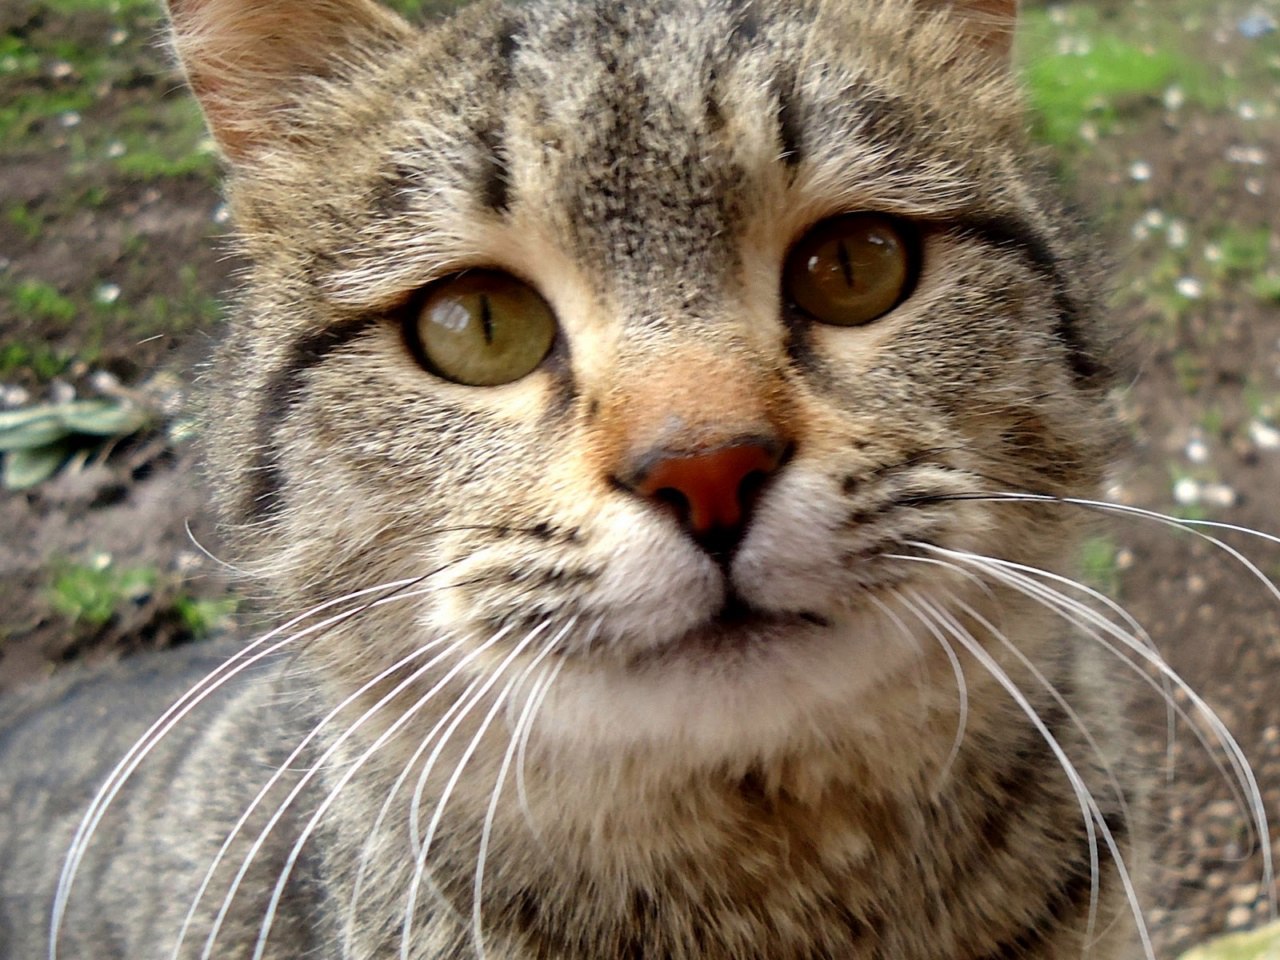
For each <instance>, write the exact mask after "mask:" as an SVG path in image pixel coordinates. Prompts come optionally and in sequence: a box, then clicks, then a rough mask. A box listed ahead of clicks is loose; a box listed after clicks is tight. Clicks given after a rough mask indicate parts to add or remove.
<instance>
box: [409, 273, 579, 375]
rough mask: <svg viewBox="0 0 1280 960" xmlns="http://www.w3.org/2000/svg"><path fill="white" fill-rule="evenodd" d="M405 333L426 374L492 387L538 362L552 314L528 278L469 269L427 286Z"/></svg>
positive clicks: (550, 338) (550, 336)
mask: <svg viewBox="0 0 1280 960" xmlns="http://www.w3.org/2000/svg"><path fill="white" fill-rule="evenodd" d="M405 335H406V339H407V340H408V344H409V349H410V350H411V351H412V352H413V354H414V356H415V357H416V358H417V360H418V362H419V363H421V364H422V365H423V366H424V367H426V369H427V370H429V371H430V372H431V373H434V374H436V375H437V376H440V377H443V378H444V379H446V380H452V381H453V382H454V383H462V384H466V385H468V386H473V387H492V386H497V385H498V384H502V383H511V382H512V381H513V380H519V379H520V378H521V377H523V376H526V375H527V374H530V373H532V372H533V371H534V370H535V369H536V368H537V367H538V365H539V364H540V363H542V361H543V359H544V358H545V357H546V355H547V354H548V353H549V352H550V351H551V345H552V343H554V342H555V338H556V318H555V314H553V313H552V312H551V307H550V306H549V305H548V304H547V301H545V300H543V299H542V297H541V296H539V295H538V292H537V291H536V290H534V289H533V288H532V287H531V286H529V285H528V284H527V283H524V282H523V281H520V280H517V279H516V278H515V277H513V276H511V275H509V274H506V273H500V272H498V271H496V270H469V271H468V272H466V273H462V274H459V275H458V276H456V277H452V278H450V279H448V280H443V281H441V282H440V283H437V284H436V285H435V286H434V287H432V288H431V290H430V291H429V292H428V293H427V296H426V299H425V300H423V301H422V304H421V306H420V307H419V309H418V311H417V313H416V314H414V315H413V316H411V317H409V318H408V322H407V323H406V325H405Z"/></svg>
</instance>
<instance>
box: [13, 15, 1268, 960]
mask: <svg viewBox="0 0 1280 960" xmlns="http://www.w3.org/2000/svg"><path fill="white" fill-rule="evenodd" d="M402 5H403V4H402ZM441 5H442V6H443V5H447V4H441ZM1278 21H1280V0H1262V2H1252V0H1231V2H1224V3H1217V2H1209V0H1146V2H1144V0H1132V2H1127V3H1126V2H1122V0H1095V2H1070V3H1062V4H1048V5H1046V4H1044V3H1039V4H1029V9H1027V10H1025V12H1024V36H1023V40H1022V43H1021V46H1020V52H1019V58H1020V62H1021V63H1022V69H1023V70H1024V71H1025V74H1026V77H1027V81H1028V84H1029V87H1030V91H1031V98H1032V103H1033V106H1034V107H1035V110H1036V117H1037V119H1036V134H1037V136H1038V137H1039V138H1040V139H1041V140H1042V141H1043V142H1044V143H1046V145H1047V147H1048V148H1049V149H1050V150H1051V151H1052V155H1053V156H1054V157H1055V160H1054V162H1055V163H1056V164H1057V165H1058V166H1059V168H1060V170H1061V175H1062V178H1063V180H1064V181H1065V182H1066V184H1067V186H1068V189H1070V190H1071V192H1073V193H1074V194H1075V195H1076V196H1077V197H1079V198H1080V200H1081V204H1082V207H1083V208H1084V210H1085V211H1086V213H1087V215H1088V216H1090V217H1091V218H1092V219H1093V221H1094V222H1095V223H1096V224H1097V227H1096V231H1095V232H1096V236H1097V238H1098V243H1099V245H1100V246H1101V248H1102V249H1103V250H1104V251H1105V252H1106V254H1107V255H1108V257H1109V259H1110V260H1111V261H1112V263H1113V264H1114V267H1115V270H1114V274H1115V279H1114V286H1113V289H1114V293H1113V295H1112V298H1111V304H1112V314H1113V320H1112V324H1113V328H1114V329H1115V330H1116V331H1117V336H1118V337H1119V338H1120V340H1121V349H1120V352H1121V354H1122V355H1123V356H1124V357H1125V358H1126V363H1127V365H1128V366H1127V368H1126V374H1125V377H1124V384H1123V387H1122V388H1121V389H1120V390H1118V392H1117V401H1118V402H1119V403H1120V405H1121V407H1122V409H1123V410H1124V412H1125V415H1126V417H1127V420H1128V423H1129V424H1130V427H1131V431H1130V432H1131V439H1132V443H1131V446H1130V449H1128V450H1127V451H1124V453H1123V457H1122V460H1123V462H1122V463H1121V464H1120V465H1119V467H1118V469H1117V473H1116V480H1115V483H1114V486H1113V489H1112V490H1110V491H1109V499H1111V500H1112V501H1114V502H1116V503H1121V504H1127V505H1132V506H1135V507H1141V508H1144V509H1149V510H1153V511H1159V512H1161V513H1165V514H1172V515H1174V516H1177V517H1180V518H1185V519H1211V520H1214V521H1220V522H1223V523H1229V524H1235V525H1239V526H1242V527H1247V528H1253V529H1256V530H1261V531H1269V532H1270V533H1273V534H1280V484H1277V482H1276V481H1277V478H1278V477H1280V471H1278V470H1277V468H1278V467H1280V238H1278V237H1277V235H1276V232H1275V230H1276V209H1277V201H1278V199H1280V163H1278V162H1277V161H1278V160H1280V32H1277V30H1276V27H1277V22H1278ZM159 36H160V19H159V14H158V10H157V8H156V6H155V5H154V4H153V3H152V2H151V0H116V2H108V0H5V2H4V3H3V4H0V449H11V450H12V449H13V448H15V447H16V446H19V445H26V446H27V447H28V449H27V451H26V452H25V453H23V454H15V453H13V452H10V453H8V454H6V455H5V465H4V466H5V475H4V478H5V482H6V484H7V488H6V489H5V490H4V491H2V492H0V530H3V531H4V536H3V540H0V599H2V600H3V604H0V607H2V609H0V691H3V690H4V689H8V688H12V687H14V686H16V685H19V684H22V683H26V682H30V681H32V680H33V679H36V678H38V677H39V676H42V675H44V674H47V673H48V672H50V671H52V670H54V669H56V668H57V667H58V666H59V665H60V664H63V663H66V662H69V661H72V660H79V659H83V658H93V657H107V656H116V655H119V654H120V653H121V652H124V651H128V650H132V649H135V648H140V647H146V646H164V645H169V644H174V643H180V642H186V641H188V640H191V639H194V638H198V637H200V636H202V635H205V634H208V633H213V632H217V631H219V630H226V629H231V628H233V627H240V628H245V627H248V626H251V625H252V624H253V623H254V622H255V621H256V620H257V619H258V615H257V614H255V613H254V609H255V608H254V606H253V603H252V599H251V598H249V597H246V596H245V591H244V587H243V585H241V586H239V587H238V588H237V587H235V586H233V584H232V581H231V579H230V578H229V577H228V576H227V573H226V571H225V570H224V569H223V567H222V566H221V564H220V563H219V562H218V561H217V560H215V559H213V557H216V556H217V555H218V545H217V531H216V529H215V528H214V526H213V524H212V522H211V520H210V517H209V514H208V510H207V498H206V496H205V494H204V492H203V490H202V488H201V486H200V484H199V481H198V479H197V477H198V473H197V471H196V469H195V466H194V459H195V454H194V450H195V449H196V447H197V446H198V437H195V438H194V439H193V435H194V434H197V433H198V423H197V422H196V421H195V420H193V419H192V418H191V417H190V416H189V414H190V412H191V410H192V406H193V405H192V404H191V402H190V398H191V397H192V396H193V382H194V379H195V377H196V373H197V371H198V370H199V362H200V360H201V358H202V357H203V356H205V355H206V353H207V351H208V346H209V344H210V342H211V341H212V340H213V339H214V338H216V336H217V334H218V329H219V325H220V321H221V316H222V309H223V308H222V307H221V306H220V304H221V303H222V302H223V300H224V298H225V296H226V294H227V292H228V290H229V289H230V285H231V278H232V277H233V275H234V272H235V269H236V267H237V266H238V265H237V263H236V262H235V260H234V259H233V258H232V257H231V256H230V255H229V254H228V248H227V245H226V243H225V242H224V240H223V238H224V236H225V233H226V231H227V230H228V229H229V226H228V225H227V224H226V223H225V216H224V214H223V208H222V205H221V202H220V199H219V194H218V188H217V179H218V169H219V168H218V161H217V159H216V157H215V156H214V154H213V152H212V148H211V145H210V144H209V142H208V141H207V139H206V138H205V136H204V134H203V131H202V127H201V124H200V120H199V116H198V112H197V111H196V109H195V108H194V106H193V104H192V103H191V101H190V100H189V98H188V97H187V96H186V95H185V93H184V92H183V91H182V89H181V81H180V77H179V76H178V75H177V73H176V72H175V71H174V70H173V69H172V68H171V67H170V66H169V65H168V61H167V58H166V56H165V54H164V53H163V50H162V49H161V48H160V46H159V44H158V39H157V38H158V37H159ZM194 395H198V390H197V391H196V393H195V394H194ZM73 400H77V401H86V400H93V401H99V402H97V403H96V404H89V405H86V404H84V403H81V405H80V406H78V407H77V406H74V405H73V404H72V401H73ZM44 403H51V404H55V405H57V406H56V409H55V410H54V411H53V412H52V413H49V414H48V416H46V417H44V418H43V419H42V420H40V422H39V424H36V425H35V426H33V425H32V418H33V417H34V416H35V414H33V413H31V412H30V411H31V410H32V407H33V406H36V405H39V404H44ZM72 410H74V411H77V412H76V413H75V414H74V415H71V416H67V417H64V418H63V419H64V421H65V422H63V423H61V424H60V425H58V426H56V428H54V429H53V431H52V433H50V434H49V435H48V437H45V438H44V440H45V441H47V442H44V443H43V445H42V444H41V443H37V440H39V439H40V438H36V439H34V440H33V439H32V437H33V433H32V431H33V430H46V429H48V428H49V423H50V422H51V421H50V419H49V417H52V416H58V415H60V414H58V412H57V411H62V412H63V413H66V412H67V411H72ZM37 412H38V411H37ZM6 417H7V418H9V419H8V420H6V419H4V418H6ZM77 417H78V419H77ZM24 418H26V419H25V420H24ZM17 420H23V422H24V423H25V424H26V425H25V426H23V425H22V424H18V425H16V426H15V423H16V421H17ZM126 421H127V422H126ZM135 428H136V429H135ZM6 430H7V431H8V432H6ZM24 431H25V433H24ZM15 437H18V439H17V440H15V439H14V438H15ZM6 444H8V447H6V446H5V445H6ZM54 467H60V469H58V470H57V471H56V472H52V471H53V468H54ZM44 474H51V475H50V476H49V478H48V479H43V480H40V481H39V482H35V481H37V480H39V478H40V477H42V476H43V475H44ZM1206 532H1217V531H1206ZM1225 539H1227V540H1228V541H1229V543H1230V545H1231V546H1232V547H1233V548H1235V549H1239V550H1241V551H1243V553H1244V554H1246V555H1247V556H1248V557H1249V558H1252V562H1253V563H1255V564H1256V569H1250V568H1249V567H1248V566H1247V565H1246V564H1244V563H1242V562H1241V561H1239V560H1237V559H1235V558H1233V556H1232V555H1230V554H1229V553H1227V552H1224V550H1223V549H1221V548H1220V547H1217V546H1215V545H1213V544H1212V543H1210V542H1207V541H1206V540H1204V539H1202V538H1198V537H1196V536H1194V535H1192V534H1189V533H1185V532H1181V531H1179V530H1177V529H1172V528H1170V527H1169V526H1167V525H1164V524H1161V523H1159V522H1155V521H1152V520H1151V519H1148V518H1140V517H1125V516H1122V515H1118V514H1115V513H1103V514H1100V516H1099V519H1098V521H1097V528H1096V535H1095V538H1094V539H1093V540H1092V541H1091V542H1090V544H1089V546H1088V550H1087V551H1086V557H1085V563H1086V568H1087V570H1088V573H1089V576H1090V577H1091V578H1092V580H1093V581H1094V582H1095V583H1097V584H1098V585H1099V586H1102V587H1105V588H1107V589H1109V590H1110V591H1111V592H1112V593H1113V595H1115V596H1116V597H1117V598H1118V599H1119V600H1120V602H1121V603H1123V604H1124V606H1125V607H1126V608H1127V609H1128V610H1129V611H1130V612H1131V613H1132V614H1133V615H1134V616H1135V617H1136V618H1137V619H1138V620H1139V621H1140V622H1141V623H1142V624H1143V625H1144V626H1145V627H1146V628H1147V630H1148V631H1149V632H1150V634H1151V635H1152V636H1153V637H1154V638H1155V640H1156V642H1157V643H1158V644H1159V647H1160V649H1161V651H1162V652H1163V653H1164V655H1165V656H1166V657H1167V659H1168V660H1169V662H1170V663H1171V664H1172V666H1173V667H1174V669H1175V670H1177V671H1178V672H1179V673H1180V674H1181V675H1182V676H1183V677H1185V678H1186V679H1187V680H1188V681H1189V683H1190V685H1191V686H1192V687H1193V688H1194V689H1195V690H1197V691H1198V692H1199V693H1200V694H1201V695H1203V696H1204V697H1205V699H1206V700H1207V701H1208V702H1209V703H1210V704H1212V705H1213V707H1214V708H1215V709H1216V710H1217V712H1218V713H1219V714H1220V715H1221V716H1222V718H1223V719H1224V721H1225V722H1226V723H1227V725H1228V726H1229V727H1230V729H1231V730H1232V731H1234V733H1235V735H1236V736H1237V738H1238V739H1239V741H1240V743H1241V745H1242V747H1243V749H1244V752H1245V754H1246V755H1247V757H1248V758H1249V760H1250V761H1251V763H1252V765H1253V767H1254V769H1255V770H1256V771H1257V775H1258V779H1259V782H1260V785H1261V786H1260V788H1261V791H1262V796H1263V799H1264V803H1265V805H1266V809H1267V810H1268V811H1269V814H1270V816H1271V818H1272V824H1271V827H1272V830H1273V833H1275V834H1280V593H1278V592H1276V591H1275V590H1274V589H1273V588H1269V587H1268V585H1267V584H1266V582H1265V577H1266V576H1271V577H1273V578H1274V577H1276V576H1277V574H1280V547H1278V546H1277V545H1276V544H1274V543H1269V542H1266V541H1265V540H1262V539H1259V538H1256V537H1249V536H1239V535H1229V536H1227V537H1226V538H1225ZM1180 703H1181V704H1182V705H1184V706H1185V705H1186V704H1187V698H1186V697H1181V699H1180ZM1131 713H1132V717H1133V718H1134V721H1135V722H1136V723H1137V724H1138V725H1139V726H1140V727H1141V728H1142V729H1143V731H1144V732H1145V733H1146V734H1147V743H1148V746H1147V747H1146V748H1145V750H1146V752H1147V753H1148V754H1149V757H1148V759H1150V760H1151V761H1152V762H1153V763H1163V762H1165V754H1166V746H1167V742H1168V738H1167V736H1166V723H1165V716H1166V714H1165V710H1164V708H1163V707H1162V706H1161V705H1160V704H1159V703H1158V701H1157V699H1156V698H1155V697H1152V698H1149V700H1141V699H1140V700H1139V701H1138V702H1136V703H1135V705H1134V707H1133V709H1132V711H1131ZM1167 753H1168V756H1169V758H1170V762H1169V765H1168V776H1167V780H1168V789H1167V798H1166V799H1165V800H1163V801H1162V802H1161V803H1159V804H1158V805H1157V810H1156V824H1157V827H1158V831H1157V832H1158V834H1159V836H1160V837H1161V847H1162V851H1161V856H1160V857H1159V860H1160V861H1161V862H1162V864H1163V865H1162V866H1161V867H1160V868H1158V869H1157V871H1156V874H1157V877H1156V883H1155V884H1154V894H1153V901H1152V905H1151V907H1150V909H1149V911H1148V916H1149V917H1151V918H1152V920H1153V926H1154V937H1155V940H1156V943H1157V948H1158V952H1159V955H1160V956H1162V957H1165V956H1169V957H1172V956H1176V955H1178V954H1179V953H1180V952H1181V951H1182V949H1183V948H1185V947H1187V946H1189V945H1190V944H1192V943H1194V942H1196V941H1198V940H1201V939H1203V938H1204V937H1206V936H1207V935H1209V934H1211V933H1213V932H1216V931H1219V930H1223V929H1241V928H1244V927H1248V926H1251V925H1253V924H1255V923H1257V922H1259V921H1261V920H1263V919H1265V918H1266V911H1267V902H1268V891H1267V890H1265V889H1262V887H1261V886H1260V883H1261V878H1262V874H1261V857H1260V854H1259V850H1258V847H1257V845H1256V843H1255V842H1254V838H1253V837H1252V836H1251V835H1250V834H1249V833H1248V832H1247V831H1246V829H1245V828H1244V826H1243V824H1244V820H1243V819H1242V817H1241V815H1240V813H1239V811H1238V808H1237V806H1236V805H1235V803H1234V802H1233V799H1232V794H1231V789H1230V781H1229V779H1228V778H1227V777H1226V776H1224V775H1223V773H1222V772H1221V771H1220V770H1219V769H1217V768H1216V767H1215V763H1214V761H1215V758H1216V759H1218V760H1219V761H1220V760H1221V757H1220V756H1217V755H1216V754H1213V753H1211V752H1210V751H1207V750H1206V749H1204V748H1203V747H1202V746H1201V745H1200V744H1199V743H1197V742H1196V740H1195V738H1194V737H1193V736H1191V735H1190V734H1189V733H1188V732H1187V730H1186V728H1185V725H1181V727H1180V729H1179V731H1178V733H1177V736H1176V738H1175V739H1174V741H1173V746H1172V748H1171V749H1170V750H1168V751H1167ZM1276 851H1277V855H1278V856H1280V844H1278V845H1277V846H1276Z"/></svg>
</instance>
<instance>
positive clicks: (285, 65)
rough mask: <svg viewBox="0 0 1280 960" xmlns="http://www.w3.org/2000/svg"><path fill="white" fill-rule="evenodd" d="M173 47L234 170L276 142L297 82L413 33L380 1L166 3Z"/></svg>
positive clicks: (185, 0) (197, 0)
mask: <svg viewBox="0 0 1280 960" xmlns="http://www.w3.org/2000/svg"><path fill="white" fill-rule="evenodd" d="M166 6H167V7H168V10H169V19H170V23H171V25H172V45H173V48H174V50H175V52H176V53H177V55H178V59H179V60H180V61H181V62H182V66H183V68H184V70H185V71H186V74H187V80H188V82H189V84H190V86H191V89H192V91H193V92H194V93H195V95H196V99H197V100H198V101H199V102H200V106H201V108H202V109H203V110H204V113H205V118H206V120H207V121H208V124H209V129H210V132H211V133H212V134H213V137H214V139H215V140H216V141H217V143H218V145H219V147H220V148H221V149H222V152H223V154H224V155H225V156H226V157H227V158H228V159H229V160H231V161H232V162H236V161H239V160H241V159H244V158H246V157H247V156H248V155H249V154H251V153H252V152H253V151H254V150H255V149H256V148H257V146H259V145H260V144H262V143H265V142H268V141H270V140H271V139H273V138H274V137H276V136H278V135H279V133H280V131H278V130H276V129H275V117H276V115H277V114H278V113H279V112H280V110H281V108H283V107H286V106H287V105H288V104H289V102H290V90H291V89H292V88H293V84H294V82H295V81H298V80H300V79H302V78H305V77H321V76H327V75H329V74H331V73H332V71H333V66H334V64H338V63H343V62H347V61H350V60H352V59H354V58H356V57H357V56H358V55H360V54H362V53H365V54H367V53H368V52H371V51H373V50H376V49H377V48H379V47H381V46H384V45H386V44H389V43H394V42H396V41H397V40H398V39H400V38H402V37H404V36H405V34H406V33H407V32H408V31H409V30H410V27H409V26H408V24H407V23H406V22H405V21H404V20H403V19H401V18H400V16H399V15H398V14H396V13H394V12H393V11H391V10H389V9H388V8H386V7H384V6H382V5H381V4H378V3H376V2H374V0H166Z"/></svg>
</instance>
